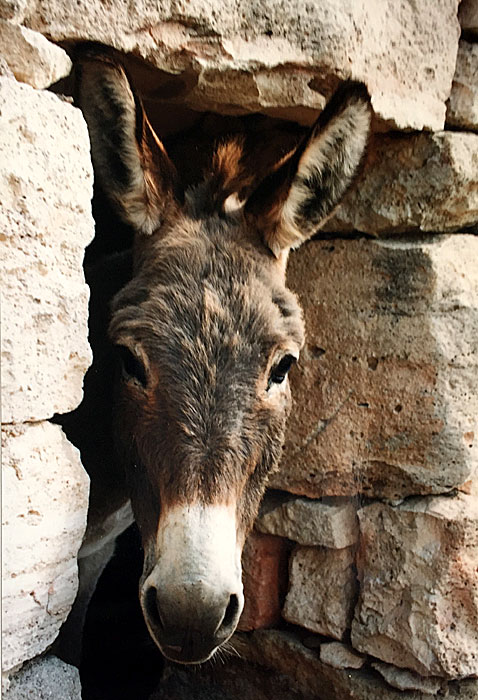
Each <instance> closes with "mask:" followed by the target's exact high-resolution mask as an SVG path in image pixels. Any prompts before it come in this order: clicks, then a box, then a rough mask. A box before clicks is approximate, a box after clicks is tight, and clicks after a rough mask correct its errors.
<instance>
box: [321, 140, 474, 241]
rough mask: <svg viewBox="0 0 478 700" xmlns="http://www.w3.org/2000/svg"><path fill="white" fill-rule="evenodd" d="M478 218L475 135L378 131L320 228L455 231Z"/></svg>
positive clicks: (373, 231) (377, 232)
mask: <svg viewBox="0 0 478 700" xmlns="http://www.w3.org/2000/svg"><path fill="white" fill-rule="evenodd" d="M477 222H478V134H468V133H453V132H448V131H446V132H439V133H435V134H429V133H420V134H414V135H403V136H385V135H376V136H375V137H374V138H373V139H372V141H371V144H370V148H369V154H368V160H367V166H366V168H365V171H364V173H363V175H362V177H361V179H360V181H359V182H358V184H357V186H356V187H355V188H354V190H353V191H351V192H350V193H349V194H348V195H347V196H346V197H345V199H344V200H343V202H342V204H341V205H340V207H339V208H338V209H337V212H336V214H335V216H334V217H333V218H332V219H331V220H330V221H329V222H327V223H326V225H325V226H324V231H328V232H343V233H346V232H351V231H353V230H357V231H361V232H364V233H368V234H372V235H392V234H393V235H397V234H404V233H418V232H446V231H458V230H459V229H460V228H463V227H467V226H472V225H473V224H476V223H477Z"/></svg>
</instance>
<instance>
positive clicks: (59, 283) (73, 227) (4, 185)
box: [0, 78, 94, 423]
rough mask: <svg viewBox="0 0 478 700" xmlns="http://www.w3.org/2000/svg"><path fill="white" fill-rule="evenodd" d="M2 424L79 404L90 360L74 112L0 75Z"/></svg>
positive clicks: (83, 139)
mask: <svg viewBox="0 0 478 700" xmlns="http://www.w3.org/2000/svg"><path fill="white" fill-rule="evenodd" d="M0 192H1V205H2V206H1V207H0V238H1V240H2V257H1V262H0V275H1V278H2V420H3V421H4V422H6V423H10V422H21V421H29V420H41V419H44V418H49V417H50V416H52V415H53V414H54V413H55V412H59V413H65V412H67V411H70V410H72V409H73V408H75V407H76V406H77V405H78V404H79V402H80V401H81V396H82V385H83V376H84V373H85V371H86V369H87V367H88V365H89V363H90V359H91V351H90V348H89V345H88V341H87V334H88V330H87V318H88V288H87V286H86V284H85V282H84V277H83V268H82V263H83V256H84V249H85V247H86V245H87V244H88V243H89V241H90V240H91V238H92V237H93V233H94V223H93V219H92V216H91V203H90V199H91V195H92V167H91V161H90V155H89V140H88V133H87V129H86V124H85V122H84V120H83V117H82V115H81V113H80V111H79V110H77V109H76V108H74V107H72V106H71V105H69V104H66V103H65V102H62V101H61V100H59V99H58V98H57V97H56V96H55V95H53V94H50V93H47V92H37V91H35V90H34V89H33V88H31V87H29V86H27V85H22V84H20V83H17V82H15V81H13V80H10V79H7V78H0Z"/></svg>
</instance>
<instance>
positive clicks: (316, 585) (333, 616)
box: [282, 547, 357, 640]
mask: <svg viewBox="0 0 478 700" xmlns="http://www.w3.org/2000/svg"><path fill="white" fill-rule="evenodd" d="M289 567H290V573H289V592H288V594H287V598H286V601H285V605H284V609H283V611H282V614H283V617H284V618H285V619H286V620H287V621H288V622H292V623H294V624H295V625H301V626H302V627H305V628H306V629H308V630H311V631H312V632H319V633H320V634H325V635H327V636H329V637H333V638H334V639H339V640H341V639H342V638H343V637H344V635H345V633H346V631H347V629H349V628H350V623H351V620H352V616H353V606H354V600H355V598H356V588H357V579H356V575H355V569H354V548H353V547H346V548H344V549H326V548H325V547H320V548H319V547H297V549H295V550H294V552H293V553H292V555H291V559H290V564H289Z"/></svg>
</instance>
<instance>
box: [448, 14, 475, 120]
mask: <svg viewBox="0 0 478 700" xmlns="http://www.w3.org/2000/svg"><path fill="white" fill-rule="evenodd" d="M477 12H478V10H477ZM446 121H447V124H450V125H451V126H455V127H458V128H460V129H471V130H472V131H478V44H470V43H468V42H467V41H460V47H459V49H458V56H457V59H456V70H455V76H454V78H453V84H452V88H451V95H450V99H449V101H448V105H447V112H446Z"/></svg>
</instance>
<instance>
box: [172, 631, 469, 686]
mask: <svg viewBox="0 0 478 700" xmlns="http://www.w3.org/2000/svg"><path fill="white" fill-rule="evenodd" d="M235 646H236V647H237V650H238V653H239V654H240V655H241V656H242V658H243V659H245V660H247V661H249V662H252V663H253V664H261V665H262V666H264V667H265V668H267V669H272V670H273V671H274V674H275V675H276V676H277V675H278V674H284V675H286V676H287V677H289V678H292V679H293V680H294V681H295V683H296V684H297V687H298V688H299V689H300V691H301V692H302V696H301V697H302V698H303V700H312V698H314V700H315V699H317V700H318V699H319V698H320V700H378V699H380V700H405V698H406V700H412V699H413V700H429V698H430V695H429V694H428V693H423V692H420V691H414V693H413V694H412V693H403V691H400V690H397V689H395V688H392V687H390V686H389V685H388V684H387V683H385V681H384V680H383V679H382V678H381V676H380V675H379V674H377V673H371V672H370V671H369V670H368V669H366V668H363V669H353V668H346V669H342V668H341V669H337V668H333V667H332V666H330V665H328V664H325V663H323V662H322V661H320V659H319V658H318V656H317V653H316V652H314V651H311V650H310V649H307V648H306V647H305V646H304V645H303V644H302V643H301V641H300V638H299V637H298V636H297V635H295V634H293V633H291V632H284V631H279V630H257V631H256V632H253V633H252V634H251V635H240V638H238V639H237V640H236V642H235ZM477 694H478V680H466V681H454V682H448V683H447V684H446V688H444V690H443V693H442V694H441V695H440V697H443V698H446V699H447V700H476V698H477V696H478V695H477ZM271 697H272V696H271ZM285 698H287V696H286V695H285V696H284V700H285ZM168 700H169V698H168Z"/></svg>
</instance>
